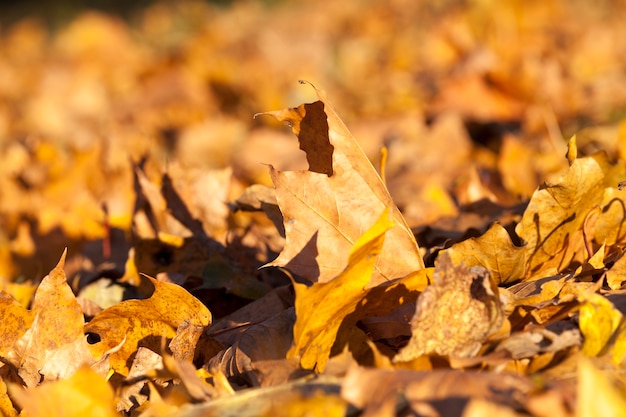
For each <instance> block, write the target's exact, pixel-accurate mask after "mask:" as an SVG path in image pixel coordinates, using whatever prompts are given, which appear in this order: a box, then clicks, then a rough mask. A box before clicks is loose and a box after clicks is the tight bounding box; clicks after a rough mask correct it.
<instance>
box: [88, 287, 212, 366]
mask: <svg viewBox="0 0 626 417" xmlns="http://www.w3.org/2000/svg"><path fill="white" fill-rule="evenodd" d="M148 279H149V280H150V282H152V284H153V285H154V293H153V294H152V295H151V296H150V298H147V299H144V300H126V301H122V302H121V303H118V304H116V305H114V306H111V307H109V308H107V309H106V310H103V311H102V312H100V313H98V314H97V315H96V316H95V317H94V318H93V319H92V320H91V321H90V322H89V323H87V324H86V325H85V333H94V334H97V335H98V336H99V338H100V339H101V340H100V342H99V343H95V344H93V345H91V349H92V351H93V352H94V356H101V355H103V354H105V352H108V351H110V350H111V349H113V348H115V347H116V346H118V345H119V344H120V343H122V342H124V344H123V346H122V347H121V348H120V349H119V350H118V351H116V352H113V353H112V354H111V356H110V361H111V367H112V368H113V369H114V370H115V371H117V372H119V373H121V374H122V375H126V374H128V365H129V363H128V359H129V358H131V356H132V355H134V354H135V352H136V351H137V347H138V346H140V344H144V345H149V346H150V347H152V348H154V349H155V350H159V348H160V344H161V338H162V337H165V338H167V339H172V338H174V337H175V336H176V330H177V329H178V328H179V327H180V326H181V325H182V324H183V323H185V322H187V323H189V325H191V327H192V328H195V329H199V330H200V331H201V330H202V328H203V327H205V326H208V325H209V324H210V323H211V312H210V311H209V309H207V308H206V307H205V306H204V305H203V304H202V303H201V302H200V301H198V300H197V299H196V298H195V297H194V296H192V295H191V294H189V293H188V292H187V291H186V290H185V289H184V288H182V287H181V286H179V285H176V284H170V283H167V282H160V281H157V280H155V279H152V278H148Z"/></svg>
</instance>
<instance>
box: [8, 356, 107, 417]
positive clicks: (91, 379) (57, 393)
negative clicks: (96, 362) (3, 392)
mask: <svg viewBox="0 0 626 417" xmlns="http://www.w3.org/2000/svg"><path fill="white" fill-rule="evenodd" d="M9 392H10V394H11V396H12V397H14V398H15V400H16V402H17V403H18V404H19V405H21V406H22V407H23V408H24V414H25V415H27V416H29V417H57V416H58V417H79V416H80V417H83V416H93V417H116V416H119V414H117V413H116V412H115V407H114V404H115V402H114V399H115V395H114V394H113V390H112V389H111V387H110V386H109V384H108V383H107V382H106V381H105V380H104V378H103V377H101V376H100V375H98V374H97V373H96V372H95V371H93V370H92V369H91V368H89V367H82V368H80V369H79V370H78V371H77V372H76V373H75V374H74V375H72V376H71V377H70V378H68V379H65V380H62V381H55V382H50V383H47V384H43V385H41V386H39V387H34V388H30V389H27V390H23V389H21V388H20V387H17V386H15V385H12V386H10V388H9Z"/></svg>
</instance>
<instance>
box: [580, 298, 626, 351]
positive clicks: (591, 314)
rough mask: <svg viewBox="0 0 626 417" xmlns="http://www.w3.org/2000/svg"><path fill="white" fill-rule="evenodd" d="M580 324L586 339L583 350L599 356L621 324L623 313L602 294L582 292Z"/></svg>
mask: <svg viewBox="0 0 626 417" xmlns="http://www.w3.org/2000/svg"><path fill="white" fill-rule="evenodd" d="M579 299H581V300H582V301H583V303H582V304H581V306H580V317H579V326H580V331H581V332H582V334H583V336H584V338H585V340H584V342H583V347H582V352H583V353H584V354H585V355H587V356H597V355H598V354H600V353H601V352H602V350H603V349H604V347H605V346H606V344H607V342H608V341H609V339H610V338H611V335H612V334H613V332H614V331H615V330H616V329H617V326H619V323H620V320H621V318H622V314H621V313H620V312H619V310H617V309H616V308H615V307H614V306H613V304H611V302H610V301H609V300H607V299H606V298H605V297H603V296H602V295H600V294H595V293H594V294H581V295H580V296H579Z"/></svg>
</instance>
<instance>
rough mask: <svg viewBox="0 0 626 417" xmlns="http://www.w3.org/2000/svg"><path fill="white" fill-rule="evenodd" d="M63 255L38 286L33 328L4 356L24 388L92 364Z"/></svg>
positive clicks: (67, 374)
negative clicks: (16, 369) (19, 377)
mask: <svg viewBox="0 0 626 417" xmlns="http://www.w3.org/2000/svg"><path fill="white" fill-rule="evenodd" d="M65 255H66V254H65V252H64V253H63V256H62V257H61V260H60V261H59V263H58V264H57V266H56V267H54V269H53V270H52V271H50V274H48V275H47V276H46V277H45V278H44V279H43V281H42V282H41V284H40V285H39V288H38V289H37V292H36V293H35V299H34V301H33V309H32V311H33V313H34V314H35V319H34V321H33V323H32V326H31V327H30V329H29V330H28V331H27V332H26V333H25V334H24V335H23V336H22V338H21V339H20V340H18V341H17V342H16V344H15V346H14V348H13V349H12V350H11V351H10V352H9V353H8V355H7V357H8V358H9V360H10V361H11V362H12V363H13V364H14V365H15V366H16V367H17V368H18V369H19V374H20V376H21V377H22V379H23V380H24V382H25V383H26V385H27V386H34V385H36V384H38V383H39V382H40V379H41V376H42V375H43V377H44V379H45V380H55V379H58V378H65V377H68V376H70V375H72V374H73V373H74V372H75V371H76V370H77V369H78V368H79V367H80V366H81V365H83V364H92V363H93V362H94V359H93V357H92V356H91V354H90V352H89V349H88V345H87V341H86V339H85V335H84V333H83V325H84V318H83V311H82V309H81V308H80V305H79V304H78V301H76V297H75V296H74V293H73V292H72V289H71V288H70V286H69V285H68V284H67V279H66V276H65V272H64V270H63V267H64V265H65Z"/></svg>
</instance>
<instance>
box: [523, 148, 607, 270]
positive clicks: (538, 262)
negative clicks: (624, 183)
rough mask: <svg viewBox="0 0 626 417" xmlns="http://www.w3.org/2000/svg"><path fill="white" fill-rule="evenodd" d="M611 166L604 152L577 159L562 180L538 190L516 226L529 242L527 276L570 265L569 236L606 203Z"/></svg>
mask: <svg viewBox="0 0 626 417" xmlns="http://www.w3.org/2000/svg"><path fill="white" fill-rule="evenodd" d="M607 165H608V162H607V159H606V155H603V154H597V155H594V156H590V157H585V158H578V159H575V160H574V161H572V164H571V166H570V167H569V169H568V170H567V172H566V173H565V174H564V176H563V177H562V178H561V180H560V181H559V182H558V183H556V184H550V185H546V186H543V187H540V188H539V189H538V190H537V191H535V193H534V194H533V196H532V197H531V199H530V202H529V203H528V207H527V208H526V211H525V212H524V215H523V216H522V220H521V221H520V223H519V224H518V225H517V226H516V227H515V232H516V233H517V235H518V236H519V237H520V238H521V239H523V241H524V243H525V250H526V262H527V268H526V271H527V272H526V273H527V275H528V274H530V275H531V276H532V275H533V274H535V275H536V274H537V273H539V272H540V271H541V270H545V269H546V268H548V267H550V266H556V267H559V266H560V267H561V268H562V267H565V266H567V265H568V264H569V262H570V260H571V259H568V258H565V257H566V256H565V255H567V253H566V249H567V243H568V239H570V238H572V237H573V236H574V234H575V233H576V232H580V230H581V228H582V226H583V224H584V222H585V218H586V217H587V215H588V213H589V212H590V211H591V210H592V208H593V207H594V206H596V205H599V204H600V203H601V202H602V197H603V194H604V179H605V174H604V171H606V170H607V169H608V168H607ZM573 243H578V244H579V245H581V244H582V242H573ZM570 256H571V255H570ZM563 258H565V259H563Z"/></svg>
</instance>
